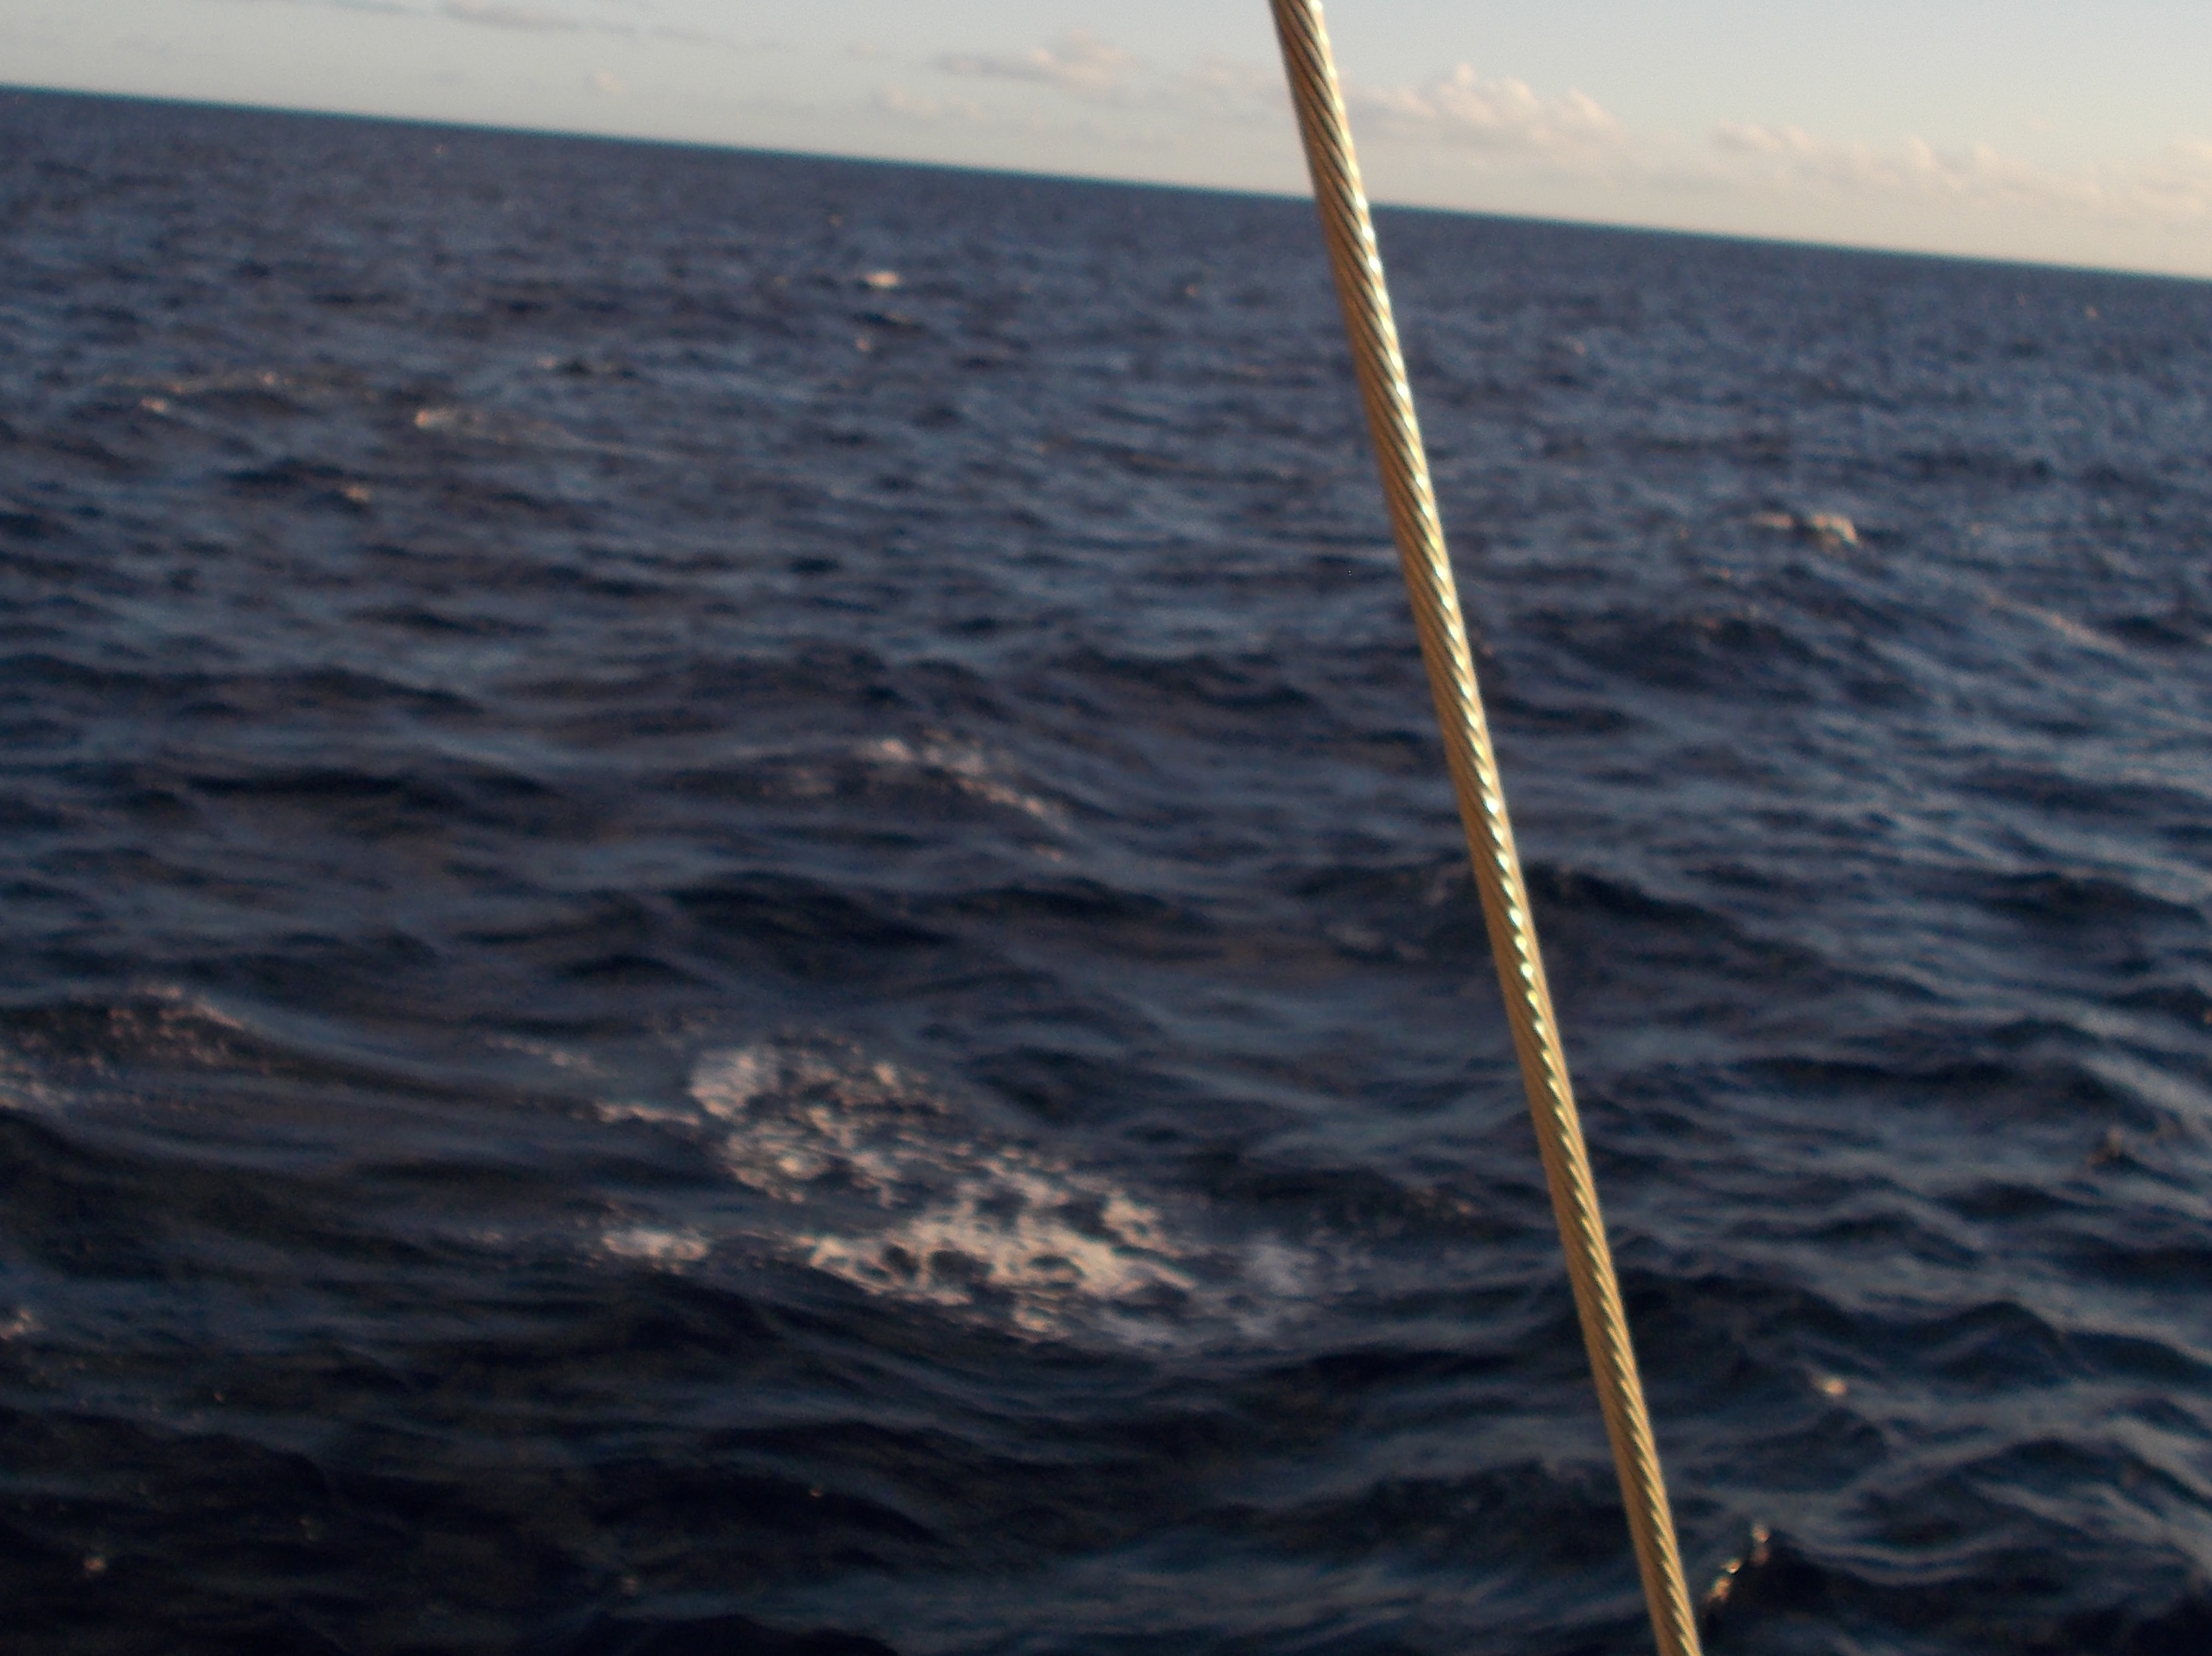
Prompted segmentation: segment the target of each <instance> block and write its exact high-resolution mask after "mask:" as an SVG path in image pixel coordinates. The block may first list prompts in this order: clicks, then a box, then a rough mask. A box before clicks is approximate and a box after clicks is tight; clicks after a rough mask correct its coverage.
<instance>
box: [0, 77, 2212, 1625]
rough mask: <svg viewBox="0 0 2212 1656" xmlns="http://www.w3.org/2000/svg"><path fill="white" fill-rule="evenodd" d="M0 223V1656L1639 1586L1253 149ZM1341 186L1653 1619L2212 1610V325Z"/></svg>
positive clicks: (1295, 209) (759, 166)
mask: <svg viewBox="0 0 2212 1656" xmlns="http://www.w3.org/2000/svg"><path fill="white" fill-rule="evenodd" d="M0 227H4V229H0V236H3V237H4V240H0V246H4V248H5V251H6V259H5V264H4V266H0V1602H4V1604H5V1605H6V1606H7V1608H6V1610H5V1611H4V1614H5V1616H6V1617H7V1619H8V1622H9V1626H10V1629H11V1632H10V1634H9V1641H8V1644H9V1649H10V1650H21V1651H27V1652H31V1651H35V1652H61V1651H68V1652H71V1653H77V1652H86V1653H139V1652H144V1653H149V1656H154V1653H161V1656H171V1653H186V1656H199V1653H207V1656H216V1653H222V1656H238V1653H291V1652H317V1653H333V1652H343V1653H360V1656H366V1653H386V1652H389V1653H402V1652H409V1653H430V1652H439V1653H445V1652H454V1653H479V1652H481V1653H501V1652H516V1653H527V1656H613V1653H627V1656H647V1653H655V1656H684V1653H708V1652H716V1653H793V1652H801V1651H804V1652H808V1653H813V1656H836V1653H848V1656H850V1653H877V1656H880V1653H881V1652H882V1651H883V1650H884V1649H885V1648H888V1649H889V1650H890V1651H893V1652H896V1653H899V1656H956V1653H957V1656H968V1653H974V1656H985V1653H989V1656H1017V1653H1018V1656H1060V1653H1067V1656H1075V1653H1085V1656H1089V1653H1113V1656H1138V1653H1154V1652H1158V1653H1168V1652H1174V1653H1223V1656H1231V1653H1234V1656H1259V1653H1297V1656H1412V1653H1438V1656H1442V1653H1448V1652H1449V1653H1455V1656H1456V1653H1485V1652H1495V1653H1500V1656H1504V1653H1514V1656H1544V1653H1557V1656H1568V1653H1578V1656H1600V1653H1616V1652H1618V1653H1628V1652H1633V1651H1637V1650H1641V1649H1647V1648H1648V1647H1649V1646H1648V1634H1647V1633H1646V1632H1645V1631H1644V1628H1643V1626H1642V1623H1641V1609H1640V1605H1639V1603H1638V1598H1637V1595H1636V1583H1635V1575H1634V1570H1633V1566H1632V1561H1631V1558H1630V1556H1629V1552H1628V1548H1627V1543H1626V1532H1625V1529H1624V1527H1623V1524H1622V1520H1621V1516H1620V1506H1619V1500H1618V1495H1617V1491H1616V1489H1615V1486H1614V1483H1613V1473H1612V1471H1611V1469H1610V1466H1609V1465H1608V1464H1607V1459H1606V1457H1605V1449H1604V1443H1603V1436H1602V1432H1601V1426H1600V1423H1599V1420H1598V1416H1597V1412H1596V1409H1595V1402H1594V1399H1593V1398H1592V1395H1591V1392H1590V1389H1589V1381H1588V1374H1587V1370H1586V1368H1585V1366H1584V1362H1583V1355H1582V1352H1581V1350H1580V1348H1579V1345H1578V1343H1577V1334H1576V1329H1575V1321H1574V1316H1573V1312H1572V1309H1571V1302H1570V1300H1569V1297H1568V1293H1567V1289H1566V1283H1565V1275H1564V1272H1563V1270H1562V1267H1561V1265H1560V1263H1559V1256H1558V1247H1557V1239H1556V1236H1555V1234H1554V1233H1553V1228H1552V1221H1551V1217H1550V1214H1549V1211H1548V1208H1547V1203H1546V1199H1545V1197H1544V1193H1543V1190H1542V1186H1541V1171H1540V1168H1539V1166H1538V1163H1537V1159H1536V1155H1535V1149H1534V1141H1533V1137H1532V1134H1531V1132H1530V1130H1529V1128H1528V1125H1527V1121H1526V1119H1525V1114H1524V1109H1523V1105H1522V1099H1521V1096H1520V1091H1519V1086H1518V1083H1517V1080H1516V1077H1515V1075H1514V1073H1513V1071H1512V1068H1511V1061H1510V1046H1509V1044H1508V1040H1507V1037H1506V1033H1505V1029H1504V1022H1503V1018H1502V1015H1501V1013H1500V1011H1499V1010H1498V1004H1497V996H1496V990H1495V986H1494V983H1493V982H1492V979H1491V976H1490V971H1491V968H1490V965H1489V962H1488V959H1487V955H1486V949H1485V947H1484V944H1483V941H1482V936H1481V931H1480V917H1479V913H1478V912H1477V910H1476V908H1475V906H1474V901H1473V895H1472V892H1471V889H1470V884H1469V882H1468V877H1467V874H1466V871H1465V853H1464V851H1463V849H1462V846H1461V844H1460V841H1459V838H1458V828H1457V824H1456V822H1455V817H1454V815H1453V812H1452V808H1451V803H1450V799H1449V793H1448V792H1447V788H1446V786H1445V784H1444V781H1443V774H1442V767H1441V761H1440V755H1439V749H1438V747H1437V741H1436V739H1435V736H1434V733H1433V730H1432V726H1431V711H1430V707H1429V703H1428V698H1427V695H1426V693H1425V688H1424V687H1423V683H1422V680H1421V676H1420V668H1419V659H1418V656H1417V653H1416V651H1415V646H1414V643H1413V633H1412V629H1411V626H1410V623H1409V621H1408V618H1407V614H1406V608H1405V602H1404V598H1403V597H1402V594H1401V590H1400V587H1399V585H1398V578H1397V574H1396V571H1395V561H1394V558H1393V555H1392V554H1391V551H1390V549H1389V545H1388V543H1387V531H1386V528H1385V525H1384V521H1383V515H1382V512H1381V508H1380V504H1379V497H1378V494H1377V490H1376V484H1375V482H1374V481H1373V476H1372V472H1371V466H1370V458H1369V456H1368V453H1367V451H1366V448H1365V445H1364V435H1363V434H1362V432H1361V430H1360V428H1359V426H1358V410H1357V403H1356V399H1355V396H1354V392H1353V390H1352V383H1351V379H1350V373H1349V367H1348V364H1347V361H1346V357H1345V355H1344V351H1343V349H1342V346H1341V344H1340V341H1339V338H1338V334H1337V327H1338V324H1337V320H1336V318H1335V315H1334V300H1333V298H1332V296H1331V294H1330V292H1329V289H1328V282H1327V278H1326V275H1325V272H1324V268H1323V265H1322V260H1321V255H1320V251H1319V242H1318V235H1317V233H1316V227H1315V225H1314V224H1313V222H1312V221H1311V216H1310V208H1309V207H1308V206H1307V205H1305V204H1304V203H1298V202H1292V201H1275V200H1264V199H1257V198H1247V197H1234V196H1225V195H1205V194H1197V193H1188V192H1175V191H1158V190H1143V189H1133V188H1122V187H1109V186H1104V185H1089V184H1079V183H1068V182H1058V181H1051V180H1041V179H1017V178H1003V177H988V176H981V175H974V174H963V173H952V172H939V171H929V170H923V169H913V168H900V167H878V166H864V165H857V164H847V163H840V162H834V161H817V160H806V159H798V158H791V157H780V156H770V155H744V154H726V153H709V152H702V151H692V150H684V149H668V148H653V147H646V146H626V145H617V144H611V143H598V142H586V141H574V140H565V139H555V138H548V137H537V136H513V135H497V134H492V133H486V132H477V131H461V130H433V129H429V128H423V127H415V126H407V125H397V124H368V123H360V122H348V121H340V120H326V119H313V118H295V117H285V116H276V115H264V114H252V113H243V112H222V111H211V110H192V109H185V108H177V107H165V106H153V105H144V104H134V103H130V102H125V101H117V100H94V99H82V98H63V97H56V96H49V95H44V94H4V95H0ZM1381 234H1382V238H1383V249H1384V253H1385V256H1386V258H1387V259H1388V261H1389V265H1390V268H1391V272H1392V276H1393V280H1394V283H1395V289H1396V295H1397V300H1398V305H1399V309H1400V315H1401V322H1402V325H1403V326H1404V329H1405V331H1406V335H1407V345H1408V351H1409V358H1410V362H1411V366H1412V369H1413V378H1414V380H1415V384H1416V390H1417V393H1418V395H1419V398H1420V403H1421V407H1422V410H1423V415H1424V419H1425V425H1426V428H1427V431H1428V434H1429V436H1430V439H1431V444H1432V446H1433V450H1434V456H1435V460H1436V464H1437V478H1438V485H1439V490H1440V494H1441V499H1442V503H1443V513H1444V517H1445V521H1446V525H1447V528H1448V530H1449V531H1450V533H1451V534H1452V536H1453V537H1454V542H1455V554H1456V557H1457V561H1458V566H1459V570H1460V579H1461V581H1462V589H1463V592H1464V595H1465V597H1466V600H1467V603H1468V609H1469V611H1470V616H1471V621H1472V623H1473V625H1474V628H1475V630H1476V632H1477V633H1478V634H1479V635H1480V655H1481V662H1480V664H1481V669H1482V672H1483V676H1484V681H1485V685H1486V691H1487V694H1488V695H1489V696H1490V698H1491V703H1492V715H1493V720H1494V723H1495V725H1496V726H1497V730H1498V738H1499V742H1500V746H1501V749H1502V753H1503V761H1504V767H1505V773H1506V779H1507V783H1508V786H1509V790H1510V796H1511V798H1512V802H1513V804H1514V806H1515V809H1516V820H1517V822H1518V827H1519V831H1520V835H1521V839H1522V848H1523V852H1524V854H1525V855H1526V856H1527V857H1528V860H1529V863H1530V879H1531V882H1532V885H1533V888H1534V895H1535V901H1536V904H1537V909H1538V919H1539V923H1540V925H1541V929H1542V931H1543V935H1544V939H1545V943H1546V947H1547V956H1548V959H1549V962H1550V965H1551V969H1552V972H1553V977H1554V984H1555V989H1556V991H1557V994H1558V998H1559V1006H1560V1014H1561V1018H1562V1022H1563V1026H1564V1028H1565V1032H1566V1034H1567V1037H1568V1045H1569V1049H1570V1053H1571V1059H1572V1061H1573V1063H1574V1065H1575V1066H1576V1070H1577V1079H1578V1083H1579V1086H1580V1089H1581V1094H1582V1098H1583V1113H1584V1119H1585V1122H1586V1125H1587V1127H1588V1130H1589V1135H1590V1138H1591V1141H1592V1145H1593V1149H1594V1154H1595V1161H1596V1164H1597V1169H1598V1173H1599V1176H1600V1180H1601V1188H1602V1191H1603V1194H1604V1197H1605V1200H1606V1203H1607V1213H1608V1216H1609V1219H1610V1221H1611V1223H1612V1226H1613V1233H1614V1237H1615V1246H1616V1248H1617V1251H1618V1254H1619V1258H1620V1264H1621V1267H1622V1271H1623V1277H1624V1283H1625V1288H1626V1295H1627V1300H1628V1303H1629V1307H1630V1310H1631V1313H1632V1318H1633V1320H1634V1324H1635V1329H1636V1336H1637V1339H1638V1345H1639V1348H1640V1351H1641V1355H1642V1358H1643V1362H1644V1374H1645V1378H1646V1381H1647V1385H1648V1386H1649V1389H1650V1397H1651V1401H1652V1404H1653V1408H1654V1410H1655V1414H1656V1421H1657V1429H1658V1436H1659V1441H1660V1445H1661V1448H1662V1454H1663V1456H1664V1459H1665V1461H1666V1464H1667V1466H1668V1473H1669V1480H1670V1483H1671V1485H1672V1488H1673V1489H1674V1496H1675V1501H1676V1503H1677V1505H1676V1510H1677V1514H1678V1518H1679V1520H1680V1526H1681V1531H1682V1538H1683V1545H1684V1550H1685V1553H1686V1557H1687V1559H1688V1562H1689V1566H1690V1569H1691V1573H1692V1577H1693V1583H1694V1586H1696V1588H1697V1589H1698V1590H1699V1592H1705V1590H1706V1587H1707V1584H1708V1583H1714V1582H1718V1583H1720V1584H1721V1586H1720V1588H1719V1589H1718V1590H1716V1591H1715V1592H1713V1593H1712V1596H1711V1605H1710V1611H1709V1628H1708V1641H1709V1647H1710V1648H1711V1649H1712V1650H1713V1651H1715V1652H1716V1653H1738V1652H1741V1653H1762V1656H1812V1653H1823V1656H1857V1653H1877V1652H1880V1653H1905V1656H1966V1653H1987V1652H2019V1653H2037V1656H2081V1653H2118V1656H2183V1653H2188V1656H2197V1653H2202V1652H2203V1651H2204V1650H2206V1649H2208V1648H2212V925H2208V920H2212V567H2208V555H2212V482H2208V478H2212V287H2207V286H2204V285H2201V284H2191V283H2186V282H2167V281H2153V280H2147V279H2133V278H2128V277H2123V276H2106V275H2089V274H2080V273H2069V272H2062V271H2055V270H2029V269H2017V268H2007V267H2003V266H1998V265H1990V264H1963V263H1951V262H1944V261H1940V260H1932V259H1910V258H1889V257H1877V256H1873V255H1864V254H1855V253H1848V252H1830V251H1820V250H1812V249H1805V248H1792V247H1778V246H1755V245H1750V244H1745V243H1735V242H1726V241H1717V240H1693V239H1686V238H1676V237H1668V236H1661V235H1650V234H1630V233H1625V232H1614V231H1606V230H1598V229H1584V228H1573V227H1558V226H1547V225H1541V224H1532V223H1522V222H1512V221H1498V220H1486V219H1480V218H1469V217H1455V216H1449V215H1419V214H1408V213H1395V212H1394V213H1385V214H1383V215H1382V219H1381Z"/></svg>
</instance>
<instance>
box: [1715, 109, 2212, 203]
mask: <svg viewBox="0 0 2212 1656" xmlns="http://www.w3.org/2000/svg"><path fill="white" fill-rule="evenodd" d="M1712 147H1713V151H1714V154H1715V155H1716V157H1717V161H1718V163H1719V167H1720V170H1721V172H1722V173H1723V177H1724V178H1725V179H1727V180H1728V181H1729V182H1732V183H1735V184H1738V185H1752V186H1754V187H1763V188H1765V189H1769V190H1777V189H1778V190H1784V191H1791V190H1811V191H1823V192H1830V193H1836V192H1848V193H1852V194H1862V195H1870V196H1887V197H1893V198H1894V197H1911V198H1917V199H1920V200H1923V201H1944V202H1956V203H1961V204H1978V205H1990V206H2008V207H2025V208H2030V209H2037V210H2039V211H2043V212H2046V213H2061V214H2073V215H2086V216H2088V217H2092V218H2096V219H2105V220H2111V219H2122V220H2138V221H2154V222H2164V223H2169V224H2179V223H2188V222H2191V221H2197V220H2201V219H2203V218H2205V217H2206V216H2207V215H2212V144H2205V143H2176V144H2172V145H2170V146H2168V147H2167V148H2166V149H2164V150H2162V151H2160V152H2159V153H2158V154H2157V155H2153V156H2151V157H2149V158H2148V159H2147V160H2145V161H2138V162H2136V163H2134V164H2132V165H2128V166H2117V167H2116V166H2111V165H2106V166H2098V167H2081V168H2077V169H2075V170H2073V171H2070V172H2063V171H2058V170H2056V169H2053V168H2050V167H2038V166H2036V165H2035V164H2034V163H2033V162H2031V161H2023V160H2021V159H2020V158H2018V157H2016V156H2013V155H2006V154H2004V153H2003V152H2002V151H2001V150H1999V149H1996V148H1995V147H1993V146H1992V145H1990V144H1985V143H1978V144H1970V145H1968V146H1966V147H1965V148H1963V149H1936V147H1935V146H1934V145H1933V144H1930V143H1927V142H1925V141H1924V140H1923V139H1920V138H1907V139H1905V141H1904V142H1903V143H1899V144H1896V145H1894V146H1892V147H1889V148H1887V149H1885V148H1881V147H1879V146H1877V145H1874V144H1869V143H1836V142H1835V141H1833V140H1832V139H1827V138H1821V137H1817V136H1814V135H1813V134H1812V133H1809V132H1807V131H1806V130H1803V129H1802V127H1796V126H1757V125H1748V124H1736V123H1734V122H1723V124H1720V125H1719V126H1717V127H1715V128H1714V129H1713V134H1712Z"/></svg>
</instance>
